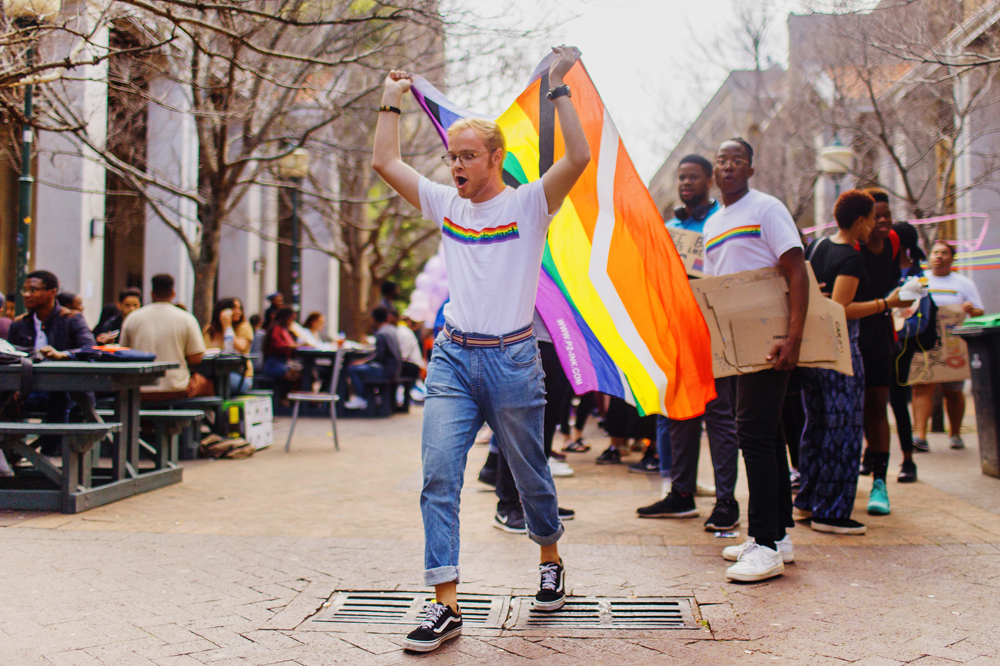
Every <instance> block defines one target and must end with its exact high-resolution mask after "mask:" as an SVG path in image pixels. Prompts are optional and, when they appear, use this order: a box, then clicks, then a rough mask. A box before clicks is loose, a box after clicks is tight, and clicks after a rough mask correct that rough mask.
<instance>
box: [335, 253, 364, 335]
mask: <svg viewBox="0 0 1000 666" xmlns="http://www.w3.org/2000/svg"><path fill="white" fill-rule="evenodd" d="M340 280H341V282H340V284H341V289H340V297H341V300H340V330H342V331H343V332H344V335H346V336H347V338H348V339H349V340H359V341H360V340H361V339H363V338H364V337H365V336H366V335H368V317H367V316H366V315H365V312H366V305H367V303H366V302H365V301H366V300H367V299H365V298H364V296H365V288H364V285H363V284H362V283H363V282H364V280H363V279H362V276H361V275H358V274H357V273H355V272H354V271H352V270H351V268H350V267H349V266H342V267H341V271H340Z"/></svg>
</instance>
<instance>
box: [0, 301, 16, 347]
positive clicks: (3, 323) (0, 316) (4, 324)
mask: <svg viewBox="0 0 1000 666" xmlns="http://www.w3.org/2000/svg"><path fill="white" fill-rule="evenodd" d="M13 321H14V318H13V317H8V316H7V302H6V301H5V300H3V296H0V338H3V339H4V340H6V339H7V333H8V332H9V331H10V325H11V323H12V322H13Z"/></svg>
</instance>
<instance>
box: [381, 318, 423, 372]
mask: <svg viewBox="0 0 1000 666" xmlns="http://www.w3.org/2000/svg"><path fill="white" fill-rule="evenodd" d="M394 312H395V311H393V312H390V313H389V321H392V320H393V314H394ZM397 318H398V317H397ZM413 325H414V324H413V320H412V319H410V318H409V317H403V318H402V319H400V320H399V321H398V323H396V335H397V336H398V338H399V357H400V359H401V360H402V366H401V367H400V370H399V376H400V377H406V378H407V379H422V378H423V377H424V376H425V375H426V374H427V370H426V368H427V363H426V362H425V361H424V355H423V354H422V353H421V352H420V342H419V341H418V340H417V334H416V333H414V332H413V328H412V326H413Z"/></svg>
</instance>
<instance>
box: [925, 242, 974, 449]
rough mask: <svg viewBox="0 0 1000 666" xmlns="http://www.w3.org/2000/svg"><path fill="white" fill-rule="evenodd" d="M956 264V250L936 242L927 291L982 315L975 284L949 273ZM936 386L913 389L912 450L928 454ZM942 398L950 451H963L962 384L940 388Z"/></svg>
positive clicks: (944, 302)
mask: <svg viewBox="0 0 1000 666" xmlns="http://www.w3.org/2000/svg"><path fill="white" fill-rule="evenodd" d="M954 262H955V248H954V247H952V246H951V244H949V243H947V242H946V241H943V240H939V241H937V242H936V243H934V247H933V248H931V257H930V264H931V274H930V275H928V276H927V287H928V290H929V291H930V295H931V298H933V299H934V304H935V305H937V306H938V307H941V306H943V305H954V306H959V307H961V308H962V310H963V311H964V312H965V314H966V315H968V316H970V317H979V316H981V315H982V314H983V298H982V296H980V295H979V289H977V288H976V283H975V282H973V281H972V280H970V279H969V278H967V277H965V276H964V275H959V274H958V273H953V272H952V270H951V267H952V264H953V263H954ZM936 386H938V385H937V384H914V385H913V448H914V449H916V450H917V451H929V450H930V448H929V447H928V446H927V419H928V418H930V415H931V411H932V409H933V402H934V389H935V387H936ZM940 386H941V392H942V393H943V394H944V404H945V411H947V412H948V436H949V437H950V438H951V448H953V449H964V448H965V442H964V441H962V432H961V429H962V418H963V417H964V416H965V394H964V393H962V390H963V389H964V388H965V380H964V379H963V380H959V381H957V382H944V383H942V384H940Z"/></svg>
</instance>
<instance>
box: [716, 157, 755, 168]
mask: <svg viewBox="0 0 1000 666" xmlns="http://www.w3.org/2000/svg"><path fill="white" fill-rule="evenodd" d="M744 164H748V162H747V161H746V160H745V159H743V158H742V157H717V158H715V166H717V167H719V168H720V169H725V168H726V167H727V166H729V165H732V167H733V168H734V169H739V168H740V167H741V166H743V165H744Z"/></svg>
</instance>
